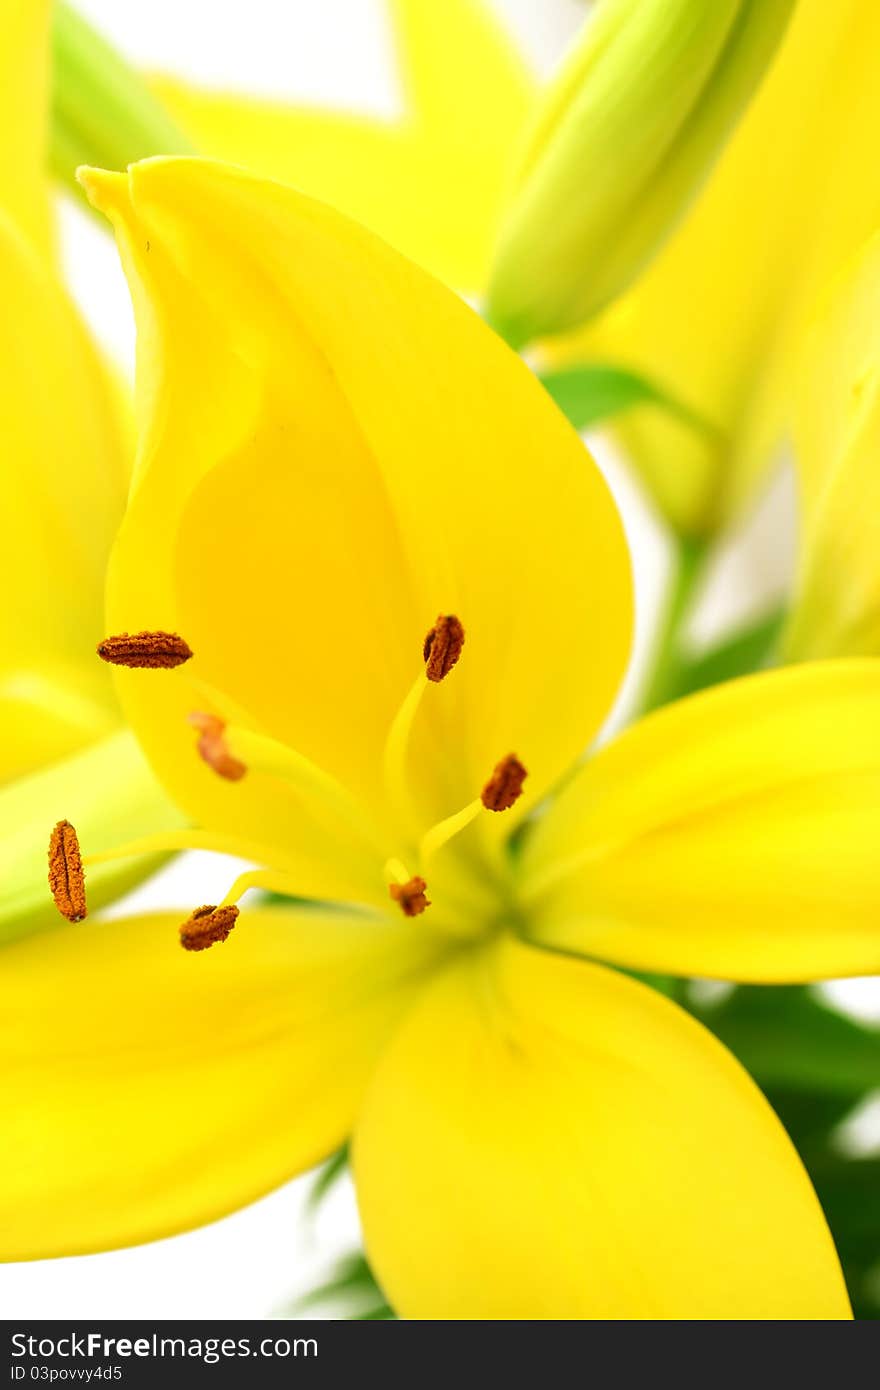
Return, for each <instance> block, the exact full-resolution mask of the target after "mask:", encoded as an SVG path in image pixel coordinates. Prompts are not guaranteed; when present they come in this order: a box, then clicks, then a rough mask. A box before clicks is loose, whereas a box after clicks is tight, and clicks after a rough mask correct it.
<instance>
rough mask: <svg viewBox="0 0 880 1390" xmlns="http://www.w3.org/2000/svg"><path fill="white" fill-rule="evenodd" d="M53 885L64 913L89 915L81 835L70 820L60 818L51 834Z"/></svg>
mask: <svg viewBox="0 0 880 1390" xmlns="http://www.w3.org/2000/svg"><path fill="white" fill-rule="evenodd" d="M49 887H50V889H51V891H52V897H53V899H54V901H55V906H56V907H57V908H58V911H59V912H60V913H61V916H62V917H66V918H67V920H68V922H81V921H82V920H83V918H84V917H85V916H86V915H87V908H86V887H85V875H84V873H83V866H82V857H81V855H80V850H79V838H78V836H77V833H76V831H75V829H74V828H73V826H72V825H71V823H70V821H69V820H60V821H59V822H58V824H57V825H56V826H55V828H54V830H53V831H52V834H51V836H50V837H49Z"/></svg>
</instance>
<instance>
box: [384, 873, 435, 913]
mask: <svg viewBox="0 0 880 1390" xmlns="http://www.w3.org/2000/svg"><path fill="white" fill-rule="evenodd" d="M427 886H428V885H427V883H426V882H425V880H424V879H423V878H419V877H418V875H416V877H415V878H411V879H410V880H409V882H408V883H391V884H389V885H388V891H389V893H390V894H391V896H392V898H393V899H394V901H395V902H396V903H400V909H401V911H402V913H403V915H404V917H420V916H421V914H422V913H423V912H424V910H425V908H426V907H430V906H431V904H430V902H429V901H428V899H427V898H426V897H425V889H426V888H427Z"/></svg>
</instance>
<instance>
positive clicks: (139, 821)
mask: <svg viewBox="0 0 880 1390" xmlns="http://www.w3.org/2000/svg"><path fill="white" fill-rule="evenodd" d="M59 820H69V821H71V822H72V823H73V825H74V826H75V827H76V830H77V832H78V834H79V839H80V844H81V847H82V852H83V854H85V855H90V854H98V853H101V852H102V851H104V850H108V849H111V848H113V847H114V846H115V845H118V844H119V843H120V841H127V840H135V839H139V838H140V837H141V836H142V835H147V834H150V833H160V832H165V831H173V830H176V829H177V828H178V827H180V826H182V825H183V824H184V821H183V817H182V816H181V815H180V812H179V811H176V810H175V809H174V807H173V806H172V805H171V803H170V802H169V801H168V799H167V797H166V796H165V794H164V793H163V791H162V789H161V787H160V786H159V784H158V782H157V781H156V779H155V777H154V776H153V774H152V772H151V771H150V769H149V767H148V765H147V763H146V760H145V759H144V755H143V753H142V752H141V751H140V748H139V747H138V745H137V742H136V741H135V739H134V736H133V735H132V734H131V733H129V732H127V731H119V732H115V733H112V734H110V735H108V737H106V738H104V739H100V740H98V741H97V742H96V743H94V744H92V745H91V746H90V747H89V748H87V749H85V750H84V751H82V752H79V753H76V754H74V755H72V756H71V757H68V758H63V759H60V760H59V761H57V762H55V763H53V764H51V765H50V766H48V767H46V768H42V769H41V770H40V771H38V772H34V773H31V775H30V776H29V777H20V778H18V779H17V780H16V781H15V782H12V783H11V784H10V785H9V786H7V787H4V788H2V790H0V937H2V938H4V939H7V940H8V939H11V938H14V937H17V936H24V935H25V934H26V933H28V932H31V931H36V930H42V929H45V928H53V927H59V926H60V927H63V925H64V923H63V921H62V919H61V917H60V916H59V914H58V912H57V910H56V908H55V906H54V904H53V902H52V899H51V897H50V896H49V890H48V886H47V882H46V872H47V869H46V851H47V847H48V844H49V832H50V831H51V829H52V826H53V825H54V824H55V823H56V821H59ZM153 862H154V863H155V862H156V861H153ZM150 867H152V866H151V864H150V863H149V862H145V861H144V860H143V859H140V860H137V861H132V860H130V859H129V860H126V861H114V862H113V863H108V864H101V865H96V866H95V867H93V868H88V869H87V870H86V896H87V900H88V906H89V911H90V912H94V911H95V909H96V908H98V907H100V906H101V905H102V904H104V903H106V902H110V901H111V900H112V899H113V898H116V897H119V895H120V894H121V893H124V892H125V891H126V890H127V889H128V888H129V887H131V886H133V884H134V883H136V882H137V881H138V880H139V879H141V878H142V877H143V876H144V874H145V873H146V872H147V871H148V870H149V868H150Z"/></svg>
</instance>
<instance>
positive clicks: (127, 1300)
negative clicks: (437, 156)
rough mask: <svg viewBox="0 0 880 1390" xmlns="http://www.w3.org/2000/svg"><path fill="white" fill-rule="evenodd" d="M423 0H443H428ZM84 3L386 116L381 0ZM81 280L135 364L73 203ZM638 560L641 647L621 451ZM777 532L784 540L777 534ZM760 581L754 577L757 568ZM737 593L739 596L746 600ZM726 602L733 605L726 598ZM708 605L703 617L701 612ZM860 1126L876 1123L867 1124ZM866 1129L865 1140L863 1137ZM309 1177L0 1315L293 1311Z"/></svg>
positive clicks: (773, 569) (726, 567) (393, 94)
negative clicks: (633, 549) (633, 550)
mask: <svg viewBox="0 0 880 1390" xmlns="http://www.w3.org/2000/svg"><path fill="white" fill-rule="evenodd" d="M424 3H426V4H433V3H441V4H442V3H443V0H424ZM491 3H492V4H493V5H494V8H495V9H496V10H497V11H498V12H499V13H500V14H503V15H504V17H505V19H506V20H507V21H508V22H509V23H510V25H511V28H512V30H513V32H514V33H515V34H516V36H517V38H518V40H519V41H520V42H521V44H522V45H523V47H524V50H525V51H526V52H527V53H528V54H529V55H530V57H531V59H532V61H533V62H534V64H535V66H536V68H537V69H538V70H540V71H541V72H548V71H549V70H550V69H551V68H552V66H553V65H554V63H555V62H556V61H557V60H558V57H559V54H560V53H561V51H562V49H563V48H564V45H565V43H566V42H567V40H568V38H569V37H570V36H571V35H572V34H573V32H574V31H575V29H576V27H577V24H578V23H579V22H580V20H581V19H582V16H583V8H584V7H583V5H582V4H581V3H578V0H540V2H539V3H536V2H535V0H491ZM79 7H80V9H81V11H82V12H83V13H84V14H85V15H86V17H87V18H89V19H90V20H92V21H93V22H94V23H95V24H96V25H97V26H98V27H100V28H101V29H102V30H103V31H104V33H105V34H106V35H107V36H108V37H110V38H111V39H112V40H113V41H114V42H115V43H116V44H117V45H118V46H119V48H120V49H121V50H122V51H123V52H124V53H125V55H126V56H127V57H128V58H129V59H131V60H132V61H134V62H135V63H137V64H140V65H143V66H146V67H151V68H157V69H162V70H164V71H166V72H173V73H176V74H179V75H182V76H186V77H189V78H190V79H194V80H197V81H199V82H200V83H203V84H205V85H209V86H211V85H213V86H217V87H224V88H227V89H228V88H238V89H240V90H242V91H246V92H250V93H256V94H264V95H266V96H271V97H274V98H285V97H287V98H290V99H299V100H303V99H308V100H311V101H318V102H327V103H331V104H337V105H345V106H349V107H353V108H355V109H359V110H365V111H374V112H376V113H381V114H385V115H389V114H393V113H394V111H395V110H396V109H397V106H398V91H397V83H396V73H395V71H394V64H393V58H392V50H391V46H390V43H389V33H388V26H387V16H386V14H385V11H384V6H383V3H382V0H150V2H149V3H142V0H79ZM63 218H64V228H65V233H66V239H67V247H68V263H69V270H70V275H71V279H72V283H73V287H74V292H75V293H76V295H77V297H78V298H79V300H80V302H81V303H82V304H83V307H84V309H85V311H86V312H87V314H88V317H89V319H90V321H91V322H92V323H93V325H94V327H95V329H96V332H97V333H98V334H99V336H100V338H101V339H102V341H103V342H104V343H105V344H106V345H107V346H108V347H110V348H111V349H112V350H113V351H114V352H115V353H116V355H117V356H119V357H120V359H121V360H122V361H123V362H125V363H127V364H130V362H131V358H132V346H133V326H132V321H131V314H130V308H129V303H128V296H127V292H126V289H125V284H124V281H123V279H122V276H121V272H120V271H119V269H118V266H117V264H116V261H115V256H114V253H113V251H112V246H111V243H110V241H109V238H107V237H106V236H105V235H103V234H102V232H101V231H100V230H99V229H98V228H97V226H96V225H95V224H94V223H93V222H92V221H91V220H89V219H87V218H86V217H85V216H84V215H81V214H79V213H78V212H77V211H76V210H73V209H71V208H70V207H68V208H66V209H65V212H64V214H63ZM603 460H604V461H605V463H606V466H607V468H608V469H609V473H610V476H611V480H612V483H613V485H614V486H615V489H616V490H617V491H618V495H619V497H620V499H621V501H622V504H623V506H624V511H625V515H626V518H627V522H628V525H629V527H630V530H631V533H632V535H633V539H634V541H635V542H636V548H637V552H638V554H639V557H640V564H639V569H638V576H637V578H638V595H639V645H640V647H641V648H644V645H645V640H646V633H647V631H648V629H649V627H650V624H651V620H652V618H653V615H654V613H655V612H656V607H657V602H658V593H659V590H660V587H661V582H662V576H663V570H664V563H665V555H664V546H663V541H662V538H661V536H660V534H659V532H658V530H657V528H656V527H655V526H654V525H653V523H652V521H651V519H650V516H649V515H648V513H647V512H646V510H645V508H644V507H643V505H642V504H641V502H640V500H639V498H638V496H637V495H636V493H635V492H634V490H633V489H632V487H631V486H630V485H629V484H628V482H627V480H626V478H625V476H624V475H623V474H622V473H621V471H620V470H619V468H618V467H617V466H616V465H615V463H614V461H613V460H610V459H608V458H607V456H606V455H603ZM789 502H790V498H789V493H788V490H787V487H786V484H785V482H784V481H783V482H782V483H781V484H780V486H779V488H778V489H777V490H776V496H775V499H774V502H773V503H772V505H771V506H770V507H769V508H767V509H765V511H764V513H763V514H762V516H761V518H759V520H758V522H757V524H756V527H755V528H754V529H753V533H752V536H751V543H750V545H749V547H748V564H749V566H750V567H751V568H750V574H751V579H750V582H749V583H748V584H745V583H743V582H741V581H742V576H743V573H744V570H743V563H744V561H743V558H742V556H741V555H740V556H733V555H728V556H727V558H726V559H725V560H724V562H723V563H722V566H721V569H720V571H719V574H718V576H717V587H716V589H715V597H714V598H713V596H712V595H710V596H709V598H708V600H707V603H706V605H705V608H704V621H705V622H707V623H711V624H714V623H715V622H717V621H718V618H719V614H720V612H721V609H722V603H721V601H720V600H719V599H718V594H719V593H720V592H721V591H722V590H724V591H726V592H727V593H728V594H730V593H733V594H734V595H738V596H741V597H740V598H739V599H738V600H737V603H739V606H742V605H743V603H744V604H746V605H750V604H752V603H754V602H755V601H756V592H757V590H758V589H760V590H762V591H763V593H764V594H765V596H766V594H767V593H768V592H769V591H770V590H772V589H774V588H777V587H778V586H779V585H780V584H781V583H782V582H783V580H784V576H785V573H786V570H787V567H788V565H789V563H790V547H788V546H787V545H786V544H785V543H784V538H785V535H786V534H787V530H788V528H787V525H786V520H785V519H786V516H787V513H788V510H789ZM780 535H782V537H783V543H780ZM756 574H757V575H758V577H759V580H760V583H759V584H758V585H757V586H756V585H755V583H754V576H755V575H756ZM742 596H744V597H742ZM725 607H726V610H727V611H728V612H729V611H730V604H729V603H727V604H726V605H725ZM706 615H707V616H706ZM229 869H230V866H229V863H228V862H226V863H221V862H218V860H217V858H216V857H212V856H207V855H187V856H184V857H183V859H181V860H179V861H178V862H177V863H175V864H173V865H172V866H171V867H170V868H169V869H167V870H166V871H165V872H164V873H163V874H161V875H160V876H159V878H158V879H156V880H153V881H152V883H150V884H149V885H147V886H146V887H145V888H142V889H141V890H139V892H138V893H137V894H135V895H132V897H131V898H130V899H129V900H127V902H126V903H125V904H124V905H122V906H121V908H120V909H119V910H120V911H124V910H128V908H129V907H136V908H140V907H143V906H146V905H150V906H160V905H168V906H179V904H180V903H181V902H186V901H189V900H190V899H193V900H195V898H197V899H198V900H199V901H210V900H212V899H211V891H212V889H213V887H214V886H215V885H216V887H217V889H218V896H222V894H223V892H225V889H226V887H227V885H228V883H229V881H230V871H229ZM838 994H839V996H840V997H845V998H846V1000H847V1002H848V1003H849V1004H850V1005H851V1006H852V1007H854V1008H856V1009H860V1010H861V1011H862V1012H863V1013H865V1014H866V1015H868V1016H872V1015H873V1016H875V1017H876V1016H878V1012H880V1011H878V1008H877V994H876V989H875V987H874V985H873V982H864V984H863V985H862V984H859V983H856V984H849V985H847V986H846V987H844V990H843V993H842V994H841V992H840V990H839V989H838ZM865 1132H867V1131H865ZM863 1142H869V1140H864V1141H863ZM307 1187H308V1180H307V1179H301V1180H299V1181H297V1182H293V1183H290V1184H288V1185H287V1186H286V1187H284V1188H282V1189H281V1190H280V1191H278V1192H276V1193H274V1194H273V1195H271V1196H269V1197H267V1198H265V1199H264V1200H263V1201H260V1202H257V1203H256V1204H254V1205H253V1206H251V1207H249V1208H247V1209H246V1210H244V1211H241V1212H239V1213H237V1214H236V1215H234V1216H231V1217H228V1218H227V1219H225V1220H223V1221H219V1222H215V1223H214V1224H212V1225H210V1226H207V1227H204V1228H202V1229H201V1230H199V1231H196V1232H193V1233H190V1234H187V1235H183V1236H178V1237H176V1238H174V1239H171V1240H165V1241H159V1242H156V1243H155V1244H152V1245H148V1246H141V1247H138V1248H137V1249H133V1250H125V1251H119V1252H113V1253H109V1254H104V1255H95V1256H89V1257H85V1258H79V1259H64V1260H54V1261H42V1262H36V1263H32V1264H22V1265H7V1266H0V1315H2V1316H3V1317H6V1318H17V1317H22V1318H40V1317H43V1318H52V1317H58V1318H77V1319H84V1318H92V1319H94V1318H101V1319H109V1318H123V1317H139V1318H145V1319H150V1318H174V1317H193V1318H235V1317H238V1318H260V1317H265V1316H267V1315H271V1314H273V1313H275V1314H277V1313H279V1312H282V1311H284V1310H289V1309H290V1307H291V1305H292V1301H293V1299H294V1297H295V1295H296V1294H297V1293H298V1292H301V1291H303V1290H305V1289H307V1288H309V1287H310V1285H312V1284H313V1283H314V1282H315V1281H316V1280H317V1279H318V1278H319V1277H320V1276H321V1275H322V1274H324V1273H326V1272H327V1270H328V1268H329V1266H330V1264H331V1263H332V1260H333V1258H334V1255H337V1254H340V1253H342V1252H344V1251H346V1250H348V1249H349V1248H351V1247H352V1246H353V1245H354V1244H355V1243H356V1239H357V1217H356V1211H355V1206H354V1200H353V1196H352V1193H351V1190H350V1187H349V1186H348V1184H347V1183H346V1184H343V1185H342V1186H341V1187H340V1189H339V1190H338V1191H337V1192H336V1194H335V1195H334V1197H333V1198H332V1199H331V1200H330V1202H329V1203H328V1204H327V1206H326V1207H325V1209H324V1210H323V1212H322V1215H321V1218H320V1220H319V1222H318V1224H317V1226H315V1225H314V1224H313V1223H311V1224H310V1223H309V1222H308V1221H307V1220H306V1219H305V1215H304V1210H303V1202H304V1194H305V1192H306V1191H307Z"/></svg>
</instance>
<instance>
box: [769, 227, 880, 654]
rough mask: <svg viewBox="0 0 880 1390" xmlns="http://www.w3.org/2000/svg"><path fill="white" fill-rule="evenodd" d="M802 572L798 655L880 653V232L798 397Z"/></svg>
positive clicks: (818, 342)
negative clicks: (879, 519) (879, 543)
mask: <svg viewBox="0 0 880 1390" xmlns="http://www.w3.org/2000/svg"><path fill="white" fill-rule="evenodd" d="M795 451H796V458H797V467H798V479H799V483H800V494H801V496H800V502H801V518H800V522H801V525H800V532H801V534H800V573H799V580H798V587H797V593H796V597H795V602H794V607H793V612H792V615H791V619H790V624H789V630H788V633H787V635H786V639H785V647H786V650H787V652H788V654H789V656H792V657H795V658H801V659H802V658H804V657H822V656H877V655H880V566H878V552H877V517H878V514H880V465H878V460H880V237H877V236H875V237H873V238H872V239H871V240H870V241H869V242H868V244H867V246H865V247H864V248H863V249H862V251H861V252H860V253H859V255H858V256H857V257H856V258H855V260H854V261H853V262H852V263H851V264H850V265H849V266H848V267H847V270H846V273H845V274H844V275H843V276H842V277H841V279H840V281H839V282H838V283H836V284H835V285H834V287H833V290H832V291H831V293H830V294H829V296H828V299H827V302H826V304H825V305H824V307H823V310H822V312H821V313H820V315H819V317H818V319H817V322H816V323H815V324H814V326H813V330H812V334H811V339H810V343H809V347H808V351H807V354H806V362H805V366H804V371H803V376H802V379H801V383H800V392H799V396H798V411H797V416H796V422H795Z"/></svg>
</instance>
